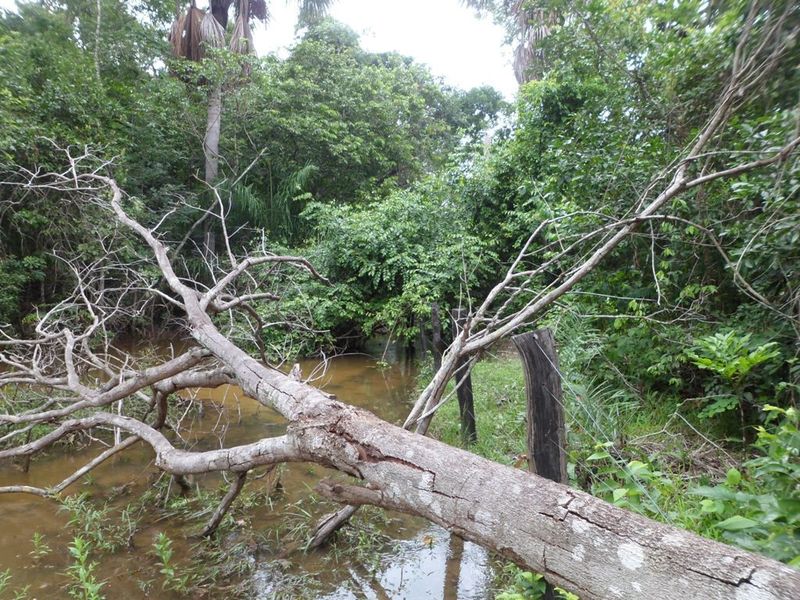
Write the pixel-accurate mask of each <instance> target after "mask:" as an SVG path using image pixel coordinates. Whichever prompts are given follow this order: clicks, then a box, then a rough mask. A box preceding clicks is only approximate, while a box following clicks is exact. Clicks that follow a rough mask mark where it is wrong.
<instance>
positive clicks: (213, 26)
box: [169, 0, 333, 185]
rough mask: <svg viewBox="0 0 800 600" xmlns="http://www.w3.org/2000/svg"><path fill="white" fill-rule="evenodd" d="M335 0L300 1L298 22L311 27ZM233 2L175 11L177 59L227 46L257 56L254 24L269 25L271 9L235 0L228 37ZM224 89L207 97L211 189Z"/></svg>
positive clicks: (217, 0)
mask: <svg viewBox="0 0 800 600" xmlns="http://www.w3.org/2000/svg"><path fill="white" fill-rule="evenodd" d="M332 1H333V0H298V4H299V6H300V15H299V22H300V23H302V24H307V23H312V22H314V21H316V20H318V19H319V18H320V17H322V16H323V15H324V14H325V12H326V11H327V9H328V7H329V6H330V4H331V3H332ZM231 5H234V0H210V1H209V7H208V9H206V10H202V9H199V8H197V6H196V0H191V2H190V4H189V6H188V7H187V8H186V10H185V11H183V10H182V9H181V5H180V4H177V5H176V8H175V20H174V21H173V23H172V29H171V31H170V36H169V40H170V44H171V46H172V52H173V54H174V55H175V56H177V57H180V58H185V59H188V60H193V61H200V60H202V59H203V58H204V56H205V51H206V49H207V48H223V47H225V46H227V47H228V48H229V49H230V50H231V51H232V52H235V53H237V54H243V55H247V54H255V48H254V46H253V33H252V31H251V29H250V24H251V22H252V21H261V22H262V23H266V22H268V21H269V6H268V4H267V2H266V0H236V1H235V11H234V19H235V23H234V26H233V30H232V32H231V33H230V35H229V36H228V35H227V33H226V32H227V28H228V16H229V12H230V8H231ZM222 91H223V88H222V85H220V84H217V85H214V86H213V87H212V89H211V90H210V91H209V94H208V114H207V120H206V131H205V135H204V137H203V153H204V155H205V171H204V177H203V179H204V181H205V182H206V183H207V184H208V185H212V184H213V183H214V182H215V181H216V179H217V175H218V173H219V135H220V119H221V115H222Z"/></svg>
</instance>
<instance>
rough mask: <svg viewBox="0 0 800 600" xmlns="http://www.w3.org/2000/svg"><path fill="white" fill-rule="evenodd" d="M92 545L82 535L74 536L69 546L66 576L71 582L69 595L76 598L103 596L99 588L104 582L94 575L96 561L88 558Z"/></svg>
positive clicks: (96, 599)
mask: <svg viewBox="0 0 800 600" xmlns="http://www.w3.org/2000/svg"><path fill="white" fill-rule="evenodd" d="M91 553H92V546H91V544H90V543H89V542H87V541H86V540H85V539H84V538H83V537H81V536H76V537H75V538H74V539H73V540H72V544H70V546H69V554H70V556H71V557H72V561H73V562H72V564H71V565H70V566H69V567H68V568H67V576H68V577H69V579H70V581H71V584H70V587H69V595H70V597H71V598H76V599H78V600H102V599H103V598H105V596H103V595H102V593H101V590H102V588H103V586H104V585H105V582H98V581H97V579H96V577H95V573H94V572H95V570H96V569H97V563H96V562H93V561H91V560H90V555H91Z"/></svg>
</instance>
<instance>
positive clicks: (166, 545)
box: [153, 531, 189, 594]
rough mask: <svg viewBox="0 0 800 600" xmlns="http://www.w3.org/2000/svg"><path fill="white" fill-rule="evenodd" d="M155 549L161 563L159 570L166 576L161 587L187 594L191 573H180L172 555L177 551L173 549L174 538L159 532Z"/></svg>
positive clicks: (154, 545) (154, 543)
mask: <svg viewBox="0 0 800 600" xmlns="http://www.w3.org/2000/svg"><path fill="white" fill-rule="evenodd" d="M153 549H154V550H155V554H156V556H157V557H158V561H159V562H160V563H161V569H160V570H159V572H160V573H161V574H162V575H163V576H164V583H163V584H162V585H161V587H162V588H163V589H165V590H170V591H173V592H178V593H181V594H185V593H187V592H188V591H189V575H188V574H187V575H180V576H179V575H178V572H177V570H176V568H175V565H174V564H173V562H172V556H173V554H174V553H175V552H174V550H173V549H172V540H171V539H169V537H168V536H167V534H166V533H164V532H163V531H162V532H161V533H159V534H158V537H157V538H156V541H155V542H153Z"/></svg>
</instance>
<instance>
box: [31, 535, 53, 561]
mask: <svg viewBox="0 0 800 600" xmlns="http://www.w3.org/2000/svg"><path fill="white" fill-rule="evenodd" d="M31 541H32V542H33V550H31V552H30V554H31V556H33V558H37V559H38V558H44V557H45V556H47V555H48V554H50V552H51V550H50V546H48V545H47V543H46V542H45V541H44V536H43V535H42V534H41V533H39V532H38V531H37V532H35V533H34V534H33V538H32V539H31Z"/></svg>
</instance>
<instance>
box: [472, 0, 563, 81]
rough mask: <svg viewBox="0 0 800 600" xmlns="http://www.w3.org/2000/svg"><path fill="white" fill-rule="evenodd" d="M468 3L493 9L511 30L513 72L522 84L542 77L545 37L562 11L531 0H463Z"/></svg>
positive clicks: (489, 10) (509, 31) (557, 20)
mask: <svg viewBox="0 0 800 600" xmlns="http://www.w3.org/2000/svg"><path fill="white" fill-rule="evenodd" d="M462 2H463V4H465V5H466V6H469V7H472V8H476V9H477V10H479V11H481V12H483V11H486V12H490V13H492V14H493V15H494V17H495V20H497V21H498V22H499V23H501V24H502V25H503V26H504V27H505V28H506V30H507V31H508V34H509V37H510V38H511V39H512V40H513V41H514V42H515V43H516V46H515V47H514V75H515V76H516V78H517V82H518V83H520V84H523V83H526V82H528V81H532V80H534V79H539V78H541V76H542V74H543V72H544V68H545V65H546V63H545V54H544V49H543V48H542V40H544V39H545V38H546V37H548V36H549V35H550V32H551V30H552V28H553V27H554V26H555V25H557V24H558V23H559V22H560V21H561V11H559V10H558V9H556V8H555V7H551V6H547V4H548V3H546V2H544V3H542V2H534V1H532V0H462Z"/></svg>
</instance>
